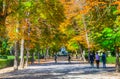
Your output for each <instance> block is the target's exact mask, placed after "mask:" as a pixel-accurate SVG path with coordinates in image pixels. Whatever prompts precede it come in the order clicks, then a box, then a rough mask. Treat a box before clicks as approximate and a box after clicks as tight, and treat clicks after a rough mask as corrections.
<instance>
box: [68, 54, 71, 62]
mask: <svg viewBox="0 0 120 79" xmlns="http://www.w3.org/2000/svg"><path fill="white" fill-rule="evenodd" d="M68 63H71V56H70V55H68Z"/></svg>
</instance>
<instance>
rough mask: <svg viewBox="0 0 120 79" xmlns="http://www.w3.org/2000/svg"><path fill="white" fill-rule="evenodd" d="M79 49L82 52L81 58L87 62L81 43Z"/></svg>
mask: <svg viewBox="0 0 120 79" xmlns="http://www.w3.org/2000/svg"><path fill="white" fill-rule="evenodd" d="M79 49H80V54H81V58H82V60H83V61H84V62H86V59H85V56H84V55H83V50H82V46H81V45H80V43H79Z"/></svg>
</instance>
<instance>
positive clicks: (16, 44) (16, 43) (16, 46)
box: [14, 41, 19, 70]
mask: <svg viewBox="0 0 120 79" xmlns="http://www.w3.org/2000/svg"><path fill="white" fill-rule="evenodd" d="M18 43H19V42H18V41H15V53H14V55H15V59H14V70H18Z"/></svg>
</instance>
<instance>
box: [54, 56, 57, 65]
mask: <svg viewBox="0 0 120 79" xmlns="http://www.w3.org/2000/svg"><path fill="white" fill-rule="evenodd" d="M54 59H55V63H57V54H55V56H54Z"/></svg>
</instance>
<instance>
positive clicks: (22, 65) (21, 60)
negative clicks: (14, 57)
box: [20, 38, 24, 68]
mask: <svg viewBox="0 0 120 79" xmlns="http://www.w3.org/2000/svg"><path fill="white" fill-rule="evenodd" d="M20 67H21V68H24V38H22V39H21V49H20Z"/></svg>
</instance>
